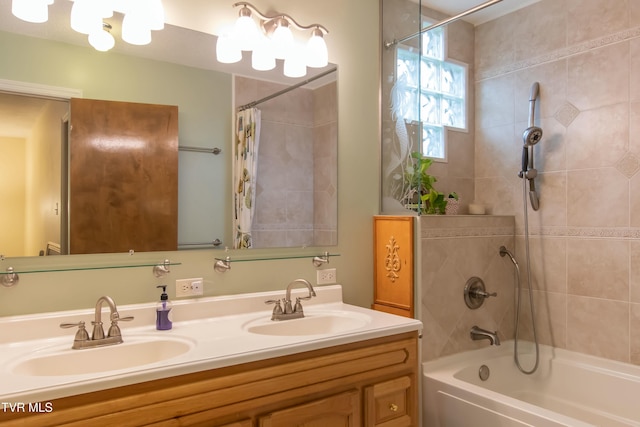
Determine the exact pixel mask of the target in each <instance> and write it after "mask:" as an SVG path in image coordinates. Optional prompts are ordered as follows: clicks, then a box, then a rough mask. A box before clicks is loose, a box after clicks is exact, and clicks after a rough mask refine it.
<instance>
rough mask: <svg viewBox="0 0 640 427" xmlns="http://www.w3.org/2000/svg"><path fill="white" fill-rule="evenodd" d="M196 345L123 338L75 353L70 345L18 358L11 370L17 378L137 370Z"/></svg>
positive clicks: (175, 340)
mask: <svg viewBox="0 0 640 427" xmlns="http://www.w3.org/2000/svg"><path fill="white" fill-rule="evenodd" d="M194 345H195V344H194V343H193V342H192V341H190V340H187V339H183V338H175V337H158V336H134V337H126V336H125V337H124V343H122V344H115V345H109V346H105V347H95V348H87V349H82V350H72V349H71V348H70V347H71V344H70V343H67V344H64V345H62V344H61V345H57V346H52V347H47V348H44V349H40V350H37V351H35V352H32V353H29V354H26V355H24V357H22V358H19V359H18V360H17V361H16V363H15V364H14V365H13V366H12V367H11V368H10V371H11V372H12V373H14V374H18V375H26V376H61V375H82V374H91V373H95V372H105V371H115V370H120V369H128V368H138V367H141V366H144V365H149V364H152V363H156V362H161V361H164V360H167V359H171V358H173V357H176V356H179V355H181V354H184V353H186V352H188V351H189V350H191V349H192V348H193V347H194Z"/></svg>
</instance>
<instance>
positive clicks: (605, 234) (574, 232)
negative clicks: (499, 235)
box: [516, 227, 640, 240]
mask: <svg viewBox="0 0 640 427" xmlns="http://www.w3.org/2000/svg"><path fill="white" fill-rule="evenodd" d="M523 235H524V227H517V228H516V236H523ZM529 235H530V236H541V237H577V238H593V239H596V238H601V239H631V240H635V239H640V228H636V227H529Z"/></svg>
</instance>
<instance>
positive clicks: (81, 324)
mask: <svg viewBox="0 0 640 427" xmlns="http://www.w3.org/2000/svg"><path fill="white" fill-rule="evenodd" d="M76 326H77V327H78V328H84V321H80V322H76V323H60V327H61V328H63V329H69V328H75V327H76Z"/></svg>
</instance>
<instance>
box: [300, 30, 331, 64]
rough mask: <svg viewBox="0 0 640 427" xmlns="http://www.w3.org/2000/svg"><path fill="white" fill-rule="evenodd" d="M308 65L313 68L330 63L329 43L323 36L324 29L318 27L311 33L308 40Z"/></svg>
mask: <svg viewBox="0 0 640 427" xmlns="http://www.w3.org/2000/svg"><path fill="white" fill-rule="evenodd" d="M306 54H307V66H308V67H312V68H322V67H326V66H327V64H329V53H328V52H327V44H326V43H325V41H324V38H323V37H322V31H321V30H320V29H319V28H316V29H314V30H313V32H312V33H311V38H310V39H309V41H308V42H307V48H306Z"/></svg>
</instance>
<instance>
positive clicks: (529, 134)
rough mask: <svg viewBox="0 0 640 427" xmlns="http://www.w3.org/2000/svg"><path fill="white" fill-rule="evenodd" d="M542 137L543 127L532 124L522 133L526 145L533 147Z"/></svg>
mask: <svg viewBox="0 0 640 427" xmlns="http://www.w3.org/2000/svg"><path fill="white" fill-rule="evenodd" d="M541 139H542V129H541V128H539V127H538V126H530V127H528V128H526V129H525V130H524V132H523V133H522V140H523V141H524V146H525V147H533V146H534V145H536V144H537V143H538V142H540V140H541Z"/></svg>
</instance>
